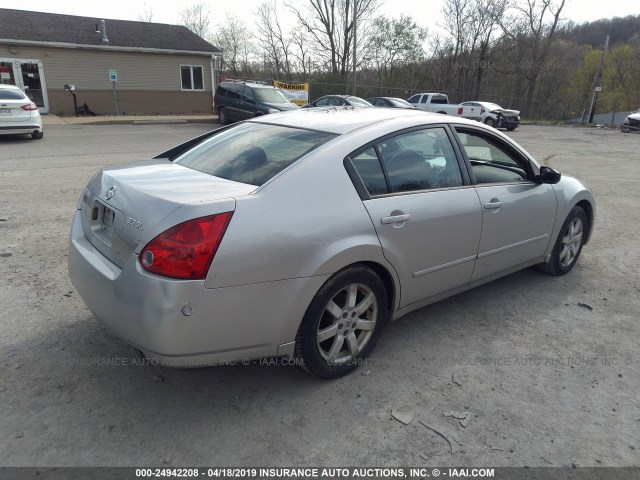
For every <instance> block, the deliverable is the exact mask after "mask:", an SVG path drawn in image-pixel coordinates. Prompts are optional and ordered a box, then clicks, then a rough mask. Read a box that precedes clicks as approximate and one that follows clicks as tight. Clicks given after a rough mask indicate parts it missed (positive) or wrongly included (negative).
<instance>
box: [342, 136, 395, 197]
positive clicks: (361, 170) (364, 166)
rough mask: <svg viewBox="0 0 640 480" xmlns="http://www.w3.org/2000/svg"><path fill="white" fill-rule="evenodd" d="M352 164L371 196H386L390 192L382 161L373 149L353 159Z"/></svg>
mask: <svg viewBox="0 0 640 480" xmlns="http://www.w3.org/2000/svg"><path fill="white" fill-rule="evenodd" d="M351 163H353V166H354V167H355V168H356V171H357V172H358V175H360V178H361V179H362V181H363V182H364V184H365V186H366V187H367V190H368V191H369V195H384V194H385V193H388V192H389V190H388V189H387V182H386V180H385V178H384V173H383V172H382V166H381V165H380V160H379V159H378V155H376V151H375V149H374V148H373V147H371V148H369V149H368V150H365V151H364V152H362V153H360V154H358V155H356V156H354V157H351Z"/></svg>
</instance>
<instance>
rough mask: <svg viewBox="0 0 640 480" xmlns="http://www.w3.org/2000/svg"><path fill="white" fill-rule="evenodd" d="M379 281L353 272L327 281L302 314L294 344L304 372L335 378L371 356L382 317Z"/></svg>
mask: <svg viewBox="0 0 640 480" xmlns="http://www.w3.org/2000/svg"><path fill="white" fill-rule="evenodd" d="M388 314H389V313H388V307H387V295H386V290H385V287H384V284H383V283H382V280H381V279H380V277H379V276H378V275H377V274H376V273H375V272H373V271H372V270H370V269H368V268H366V267H362V266H356V267H351V268H348V269H345V270H342V271H341V272H338V273H337V274H336V275H334V276H333V277H331V278H330V279H329V280H328V281H327V282H326V283H325V284H324V285H323V286H322V288H321V289H320V290H319V291H318V293H317V294H316V296H315V297H314V299H313V301H312V302H311V305H310V306H309V308H308V309H307V313H306V314H305V316H304V319H303V321H302V325H301V326H300V330H299V331H298V338H297V344H296V354H297V356H298V357H299V358H302V359H303V360H304V368H305V370H307V371H309V372H310V373H313V374H314V375H318V376H320V377H324V378H337V377H340V376H342V375H345V374H347V373H349V372H351V371H353V370H355V369H356V368H357V367H358V366H359V365H361V364H362V363H363V360H364V359H365V358H366V357H368V356H369V354H370V353H371V352H372V351H373V349H374V347H375V345H376V343H377V342H378V340H379V338H380V335H381V333H382V328H383V327H384V324H385V323H386V320H387V317H388Z"/></svg>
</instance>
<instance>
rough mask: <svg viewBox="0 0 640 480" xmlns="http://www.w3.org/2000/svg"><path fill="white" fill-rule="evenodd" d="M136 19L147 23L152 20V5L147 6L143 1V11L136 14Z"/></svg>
mask: <svg viewBox="0 0 640 480" xmlns="http://www.w3.org/2000/svg"><path fill="white" fill-rule="evenodd" d="M138 20H139V21H140V22H148V23H151V22H152V21H153V7H150V6H148V5H147V2H144V11H143V12H142V13H139V14H138Z"/></svg>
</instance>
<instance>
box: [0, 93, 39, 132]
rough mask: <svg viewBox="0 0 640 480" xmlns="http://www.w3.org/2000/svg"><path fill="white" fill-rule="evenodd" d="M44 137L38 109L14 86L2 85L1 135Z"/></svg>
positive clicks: (0, 99)
mask: <svg viewBox="0 0 640 480" xmlns="http://www.w3.org/2000/svg"><path fill="white" fill-rule="evenodd" d="M3 134H4V135H15V134H28V135H31V137H32V138H34V139H40V138H42V137H43V136H44V133H43V129H42V117H41V116H40V112H39V111H38V107H37V106H36V104H35V103H33V102H32V101H31V100H30V99H29V97H27V96H26V95H25V93H24V92H23V91H22V90H20V89H19V88H18V87H16V86H14V85H2V84H0V135H3Z"/></svg>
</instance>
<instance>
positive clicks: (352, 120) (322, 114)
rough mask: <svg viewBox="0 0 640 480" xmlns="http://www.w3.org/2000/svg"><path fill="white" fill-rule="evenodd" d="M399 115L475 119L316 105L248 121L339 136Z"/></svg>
mask: <svg viewBox="0 0 640 480" xmlns="http://www.w3.org/2000/svg"><path fill="white" fill-rule="evenodd" d="M401 117H419V120H420V123H421V124H428V123H457V124H470V125H475V124H477V122H475V121H472V120H466V119H462V118H458V117H453V116H446V117H445V116H443V115H441V114H438V113H430V112H423V111H422V110H409V109H407V110H405V109H400V108H376V109H373V108H365V109H362V108H354V107H318V108H303V109H300V110H293V111H289V112H282V113H274V114H271V115H262V116H260V117H256V118H254V119H251V120H248V121H249V122H255V123H268V124H272V125H282V126H286V127H295V128H305V129H308V130H317V131H321V132H328V133H335V134H338V135H342V134H345V133H349V132H352V131H354V130H358V129H360V128H362V127H367V126H371V125H375V124H377V123H382V122H390V121H393V120H394V119H396V118H401Z"/></svg>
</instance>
